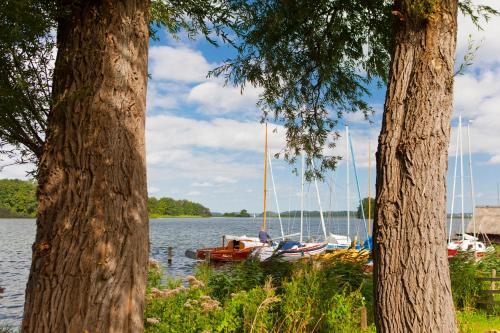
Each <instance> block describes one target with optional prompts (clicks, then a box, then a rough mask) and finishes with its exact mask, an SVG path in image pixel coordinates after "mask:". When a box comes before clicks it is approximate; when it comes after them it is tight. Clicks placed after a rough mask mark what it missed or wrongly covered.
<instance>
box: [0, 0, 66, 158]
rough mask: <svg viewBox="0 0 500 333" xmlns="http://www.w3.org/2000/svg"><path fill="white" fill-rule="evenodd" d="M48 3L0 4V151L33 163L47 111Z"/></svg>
mask: <svg viewBox="0 0 500 333" xmlns="http://www.w3.org/2000/svg"><path fill="white" fill-rule="evenodd" d="M54 13H55V4H54V2H53V1H41V0H11V1H2V2H1V3H0V36H2V38H1V39H0V152H1V153H3V154H6V155H8V156H9V157H15V158H17V160H16V162H20V163H24V162H36V161H37V159H38V158H39V157H40V155H41V153H42V149H43V142H44V132H45V128H46V118H47V115H48V112H49V109H50V104H51V103H50V99H51V98H50V95H51V83H52V70H53V61H54V54H55V53H54V47H55V41H54V36H53V31H54V29H55V24H56V23H55V20H54V19H53V17H54Z"/></svg>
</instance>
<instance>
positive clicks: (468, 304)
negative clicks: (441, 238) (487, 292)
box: [449, 253, 486, 310]
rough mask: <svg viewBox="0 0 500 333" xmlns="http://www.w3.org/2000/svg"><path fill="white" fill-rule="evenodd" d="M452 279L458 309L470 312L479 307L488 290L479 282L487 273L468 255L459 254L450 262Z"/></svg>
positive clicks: (453, 293)
mask: <svg viewBox="0 0 500 333" xmlns="http://www.w3.org/2000/svg"><path fill="white" fill-rule="evenodd" d="M449 262H450V278H451V290H452V295H453V302H454V303H455V307H457V308H458V309H465V310H470V309H474V308H476V307H477V306H478V301H479V300H480V299H481V297H483V290H484V289H485V288H486V285H485V283H484V282H481V281H479V280H477V278H478V277H481V276H485V274H486V272H485V271H484V270H483V269H482V268H481V265H480V264H479V263H478V262H477V261H476V258H475V257H474V256H473V255H471V254H468V253H459V254H458V255H456V256H455V257H453V258H451V259H450V260H449Z"/></svg>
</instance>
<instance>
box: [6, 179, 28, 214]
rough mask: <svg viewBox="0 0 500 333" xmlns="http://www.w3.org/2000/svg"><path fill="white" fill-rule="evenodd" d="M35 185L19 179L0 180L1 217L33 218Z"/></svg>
mask: <svg viewBox="0 0 500 333" xmlns="http://www.w3.org/2000/svg"><path fill="white" fill-rule="evenodd" d="M36 186H37V185H36V183H35V182H33V181H24V180H19V179H0V207H1V208H2V209H0V213H3V214H2V215H0V216H1V217H33V216H35V214H36V209H37V200H36Z"/></svg>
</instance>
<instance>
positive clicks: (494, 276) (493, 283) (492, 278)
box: [491, 268, 497, 290]
mask: <svg viewBox="0 0 500 333" xmlns="http://www.w3.org/2000/svg"><path fill="white" fill-rule="evenodd" d="M496 277H497V270H496V269H494V268H493V269H492V270H491V290H495V287H496V286H495V278H496Z"/></svg>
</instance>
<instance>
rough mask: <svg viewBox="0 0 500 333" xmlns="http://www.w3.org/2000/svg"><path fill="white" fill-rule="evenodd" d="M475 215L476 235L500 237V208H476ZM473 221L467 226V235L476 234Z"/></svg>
mask: <svg viewBox="0 0 500 333" xmlns="http://www.w3.org/2000/svg"><path fill="white" fill-rule="evenodd" d="M474 213H475V216H474V219H475V220H476V233H478V234H488V235H500V206H476V208H475V210H474ZM473 221H474V220H472V221H471V222H470V223H469V225H468V226H467V230H466V232H467V233H473V232H474V223H473Z"/></svg>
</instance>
